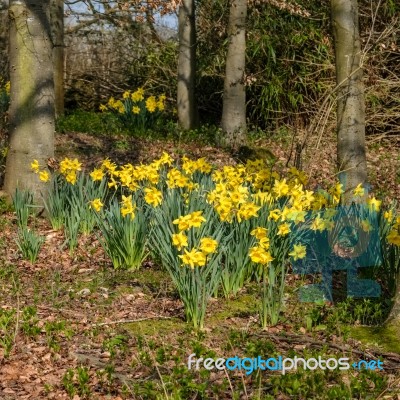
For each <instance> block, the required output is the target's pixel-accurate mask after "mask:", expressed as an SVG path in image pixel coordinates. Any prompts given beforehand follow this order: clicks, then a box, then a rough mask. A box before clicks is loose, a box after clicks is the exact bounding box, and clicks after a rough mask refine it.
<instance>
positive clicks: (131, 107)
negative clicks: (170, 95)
mask: <svg viewBox="0 0 400 400" xmlns="http://www.w3.org/2000/svg"><path fill="white" fill-rule="evenodd" d="M165 101H166V96H165V94H161V95H160V96H158V97H156V96H154V95H150V96H147V98H146V97H145V91H144V89H143V88H138V89H136V90H135V91H131V90H126V91H125V92H124V93H123V94H122V96H121V98H120V99H115V98H114V97H110V99H109V100H108V101H107V104H102V105H100V110H101V111H102V112H105V111H110V112H114V113H116V115H117V116H118V118H119V119H120V120H121V121H122V122H123V123H124V124H125V125H126V126H127V127H128V128H132V129H133V130H135V131H141V132H144V131H145V130H146V128H149V127H151V125H152V124H153V123H154V122H155V120H156V118H157V117H158V116H159V115H161V113H162V112H164V110H165Z"/></svg>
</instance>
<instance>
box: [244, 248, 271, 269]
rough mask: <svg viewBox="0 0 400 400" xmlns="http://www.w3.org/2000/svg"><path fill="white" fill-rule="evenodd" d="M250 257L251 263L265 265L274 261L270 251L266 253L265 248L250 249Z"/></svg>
mask: <svg viewBox="0 0 400 400" xmlns="http://www.w3.org/2000/svg"><path fill="white" fill-rule="evenodd" d="M249 256H250V259H251V261H253V262H255V263H257V264H263V265H264V264H268V263H270V262H271V261H273V260H274V258H273V257H272V256H271V253H270V252H269V251H266V250H265V249H264V248H262V247H258V246H256V247H252V248H251V249H250V251H249Z"/></svg>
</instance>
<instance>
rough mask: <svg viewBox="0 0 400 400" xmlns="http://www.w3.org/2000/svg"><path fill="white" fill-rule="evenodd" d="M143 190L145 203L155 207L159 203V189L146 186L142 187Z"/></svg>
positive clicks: (160, 197) (160, 196)
mask: <svg viewBox="0 0 400 400" xmlns="http://www.w3.org/2000/svg"><path fill="white" fill-rule="evenodd" d="M144 192H145V193H146V194H145V196H144V199H145V201H146V203H147V204H150V205H152V206H153V207H157V206H158V205H159V204H161V201H162V193H161V192H160V191H159V190H157V189H156V188H155V187H153V188H146V189H144Z"/></svg>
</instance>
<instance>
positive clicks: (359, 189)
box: [353, 183, 365, 197]
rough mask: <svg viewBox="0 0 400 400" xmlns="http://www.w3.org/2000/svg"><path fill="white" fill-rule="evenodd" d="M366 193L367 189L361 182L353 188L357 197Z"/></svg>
mask: <svg viewBox="0 0 400 400" xmlns="http://www.w3.org/2000/svg"><path fill="white" fill-rule="evenodd" d="M364 193H365V189H364V188H363V187H362V184H361V183H359V184H358V185H357V187H356V188H355V189H354V190H353V194H354V196H356V197H362V196H364Z"/></svg>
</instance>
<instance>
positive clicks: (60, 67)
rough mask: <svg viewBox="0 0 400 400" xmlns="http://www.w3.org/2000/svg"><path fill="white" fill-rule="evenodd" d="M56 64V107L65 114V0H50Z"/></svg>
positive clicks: (57, 113) (57, 111)
mask: <svg viewBox="0 0 400 400" xmlns="http://www.w3.org/2000/svg"><path fill="white" fill-rule="evenodd" d="M50 7H51V8H50V13H51V36H52V42H53V66H54V109H55V115H56V117H59V116H61V115H63V114H64V0H50Z"/></svg>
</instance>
